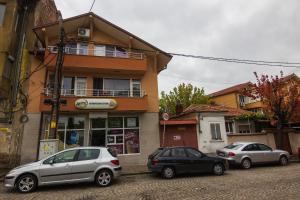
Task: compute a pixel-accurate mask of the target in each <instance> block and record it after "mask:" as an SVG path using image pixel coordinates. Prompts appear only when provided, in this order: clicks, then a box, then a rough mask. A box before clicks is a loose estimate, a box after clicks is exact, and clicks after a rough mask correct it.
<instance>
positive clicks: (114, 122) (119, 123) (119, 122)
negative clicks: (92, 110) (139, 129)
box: [108, 117, 123, 128]
mask: <svg viewBox="0 0 300 200" xmlns="http://www.w3.org/2000/svg"><path fill="white" fill-rule="evenodd" d="M108 128H123V117H109V118H108Z"/></svg>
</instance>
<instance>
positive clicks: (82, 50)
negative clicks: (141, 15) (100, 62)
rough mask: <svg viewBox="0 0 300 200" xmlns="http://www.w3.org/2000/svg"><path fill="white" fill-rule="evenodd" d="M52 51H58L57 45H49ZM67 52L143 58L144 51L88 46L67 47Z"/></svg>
mask: <svg viewBox="0 0 300 200" xmlns="http://www.w3.org/2000/svg"><path fill="white" fill-rule="evenodd" d="M48 50H49V51H50V52H51V53H57V50H58V49H57V46H48ZM65 54H73V55H87V56H102V57H116V58H132V59H137V60H142V59H143V58H144V54H143V53H139V52H131V51H118V50H103V49H87V48H72V47H65Z"/></svg>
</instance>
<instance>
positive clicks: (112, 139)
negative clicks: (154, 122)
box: [107, 117, 140, 154]
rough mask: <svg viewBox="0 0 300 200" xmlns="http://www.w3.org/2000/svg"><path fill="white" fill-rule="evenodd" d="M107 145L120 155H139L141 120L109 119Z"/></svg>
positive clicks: (129, 118)
mask: <svg viewBox="0 0 300 200" xmlns="http://www.w3.org/2000/svg"><path fill="white" fill-rule="evenodd" d="M107 145H108V146H109V147H111V148H113V149H115V151H116V152H117V153H118V154H132V153H139V152H140V142H139V118H138V117H109V118H108V131H107Z"/></svg>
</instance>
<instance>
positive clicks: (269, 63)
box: [169, 53, 300, 68]
mask: <svg viewBox="0 0 300 200" xmlns="http://www.w3.org/2000/svg"><path fill="white" fill-rule="evenodd" d="M169 54H170V55H173V56H181V57H189V58H197V59H203V60H213V61H221V62H231V63H241V64H248V65H264V66H275V67H296V68H300V63H293V62H276V61H264V60H246V59H234V58H222V57H209V56H201V55H191V54H181V53H169Z"/></svg>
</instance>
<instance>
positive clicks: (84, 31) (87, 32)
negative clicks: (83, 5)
mask: <svg viewBox="0 0 300 200" xmlns="http://www.w3.org/2000/svg"><path fill="white" fill-rule="evenodd" d="M78 36H79V37H90V29H88V28H79V29H78Z"/></svg>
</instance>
